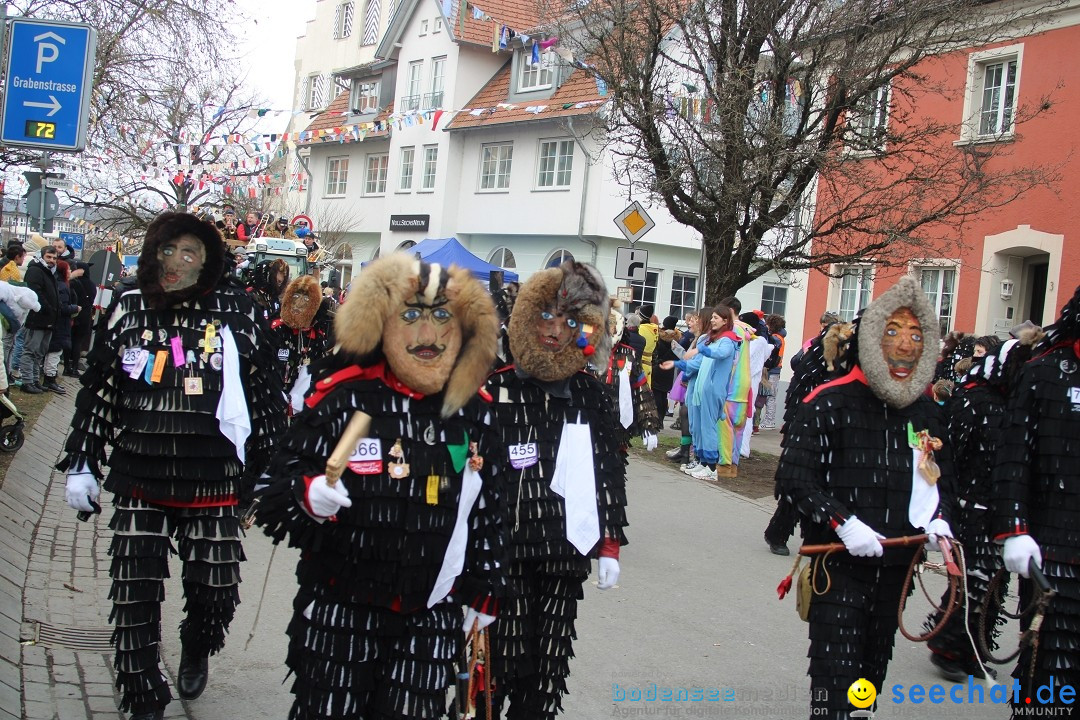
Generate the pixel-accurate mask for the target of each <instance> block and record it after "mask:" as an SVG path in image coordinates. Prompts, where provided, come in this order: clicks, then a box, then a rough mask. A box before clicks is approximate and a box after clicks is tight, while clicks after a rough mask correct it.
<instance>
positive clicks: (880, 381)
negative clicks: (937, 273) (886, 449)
mask: <svg viewBox="0 0 1080 720" xmlns="http://www.w3.org/2000/svg"><path fill="white" fill-rule="evenodd" d="M900 308H909V309H910V310H911V312H912V313H913V314H914V315H915V317H916V319H918V321H919V325H921V326H922V336H923V352H922V356H921V357H920V358H919V361H918V363H916V365H915V369H914V371H913V372H912V374H911V377H910V378H909V379H908V380H906V381H904V382H898V381H897V380H894V379H893V377H892V376H891V375H890V374H889V368H888V366H887V365H886V363H885V358H884V357H883V356H882V354H881V338H882V336H883V335H884V334H885V324H886V322H887V321H888V319H889V316H890V315H892V314H893V313H894V312H896V311H897V310H899V309H900ZM940 337H941V331H940V330H939V326H938V316H937V312H935V310H934V306H933V305H931V304H930V301H929V300H928V299H927V298H926V295H925V294H924V293H923V291H922V288H921V287H920V285H919V282H918V280H916V279H915V278H914V277H913V276H911V275H905V276H904V277H902V278H900V281H899V282H897V283H896V285H894V286H892V287H891V288H889V289H888V290H886V291H885V292H884V293H882V295H881V297H879V298H878V299H876V300H874V301H873V302H872V303H870V305H869V307H867V308H866V310H864V311H863V314H862V316H861V317H860V318H859V323H858V327H857V329H856V338H858V343H857V344H858V349H857V353H858V358H859V366H860V367H861V368H862V371H863V374H865V375H866V380H867V382H868V383H869V385H870V389H871V390H873V391H874V394H875V395H877V396H878V397H879V398H881V399H882V400H884V401H885V402H886V403H887V404H889V405H890V406H892V407H895V408H905V407H907V406H908V405H910V404H911V403H913V402H915V401H916V400H917V399H918V398H919V396H920V395H922V394H923V393H924V392H925V391H926V388H927V386H928V385H929V384H930V382H931V380H933V378H934V369H935V367H936V366H937V353H936V352H935V351H936V350H937V348H938V343H939V339H940Z"/></svg>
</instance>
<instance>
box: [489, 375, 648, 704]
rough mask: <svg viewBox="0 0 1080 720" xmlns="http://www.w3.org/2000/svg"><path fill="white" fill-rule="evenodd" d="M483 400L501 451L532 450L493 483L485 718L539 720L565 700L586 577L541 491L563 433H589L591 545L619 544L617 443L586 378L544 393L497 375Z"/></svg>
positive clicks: (556, 509) (607, 412)
mask: <svg viewBox="0 0 1080 720" xmlns="http://www.w3.org/2000/svg"><path fill="white" fill-rule="evenodd" d="M486 390H487V392H488V393H489V394H490V395H491V396H492V397H493V398H494V402H495V404H494V408H495V415H496V418H497V424H498V426H499V429H500V432H501V433H502V442H503V445H504V446H507V447H509V446H511V445H516V444H518V443H536V444H537V450H538V453H539V460H538V462H537V463H536V464H535V465H532V466H530V467H526V468H522V469H514V468H512V467H509V466H508V467H507V469H506V472H505V473H503V476H502V477H503V482H504V483H505V488H506V497H507V503H506V504H507V513H508V520H507V522H508V525H509V527H510V545H511V563H510V572H509V588H508V597H507V598H506V600H505V601H504V602H503V603H502V607H501V609H500V611H499V615H498V619H497V620H496V622H495V623H494V624H493V625H492V626H491V631H492V634H493V641H494V650H493V654H494V662H495V666H494V675H495V679H496V691H497V692H496V701H495V703H494V707H495V714H496V716H497V715H498V714H499V710H500V708H501V707H502V704H503V700H504V698H509V700H510V704H509V708H508V710H507V713H506V717H507V718H509V719H510V720H534V719H535V720H540V719H544V720H549V719H550V718H554V717H555V716H556V715H558V714H559V712H560V711H561V710H562V696H563V695H565V694H566V692H567V689H566V678H567V677H568V676H569V674H570V658H571V657H573V639H574V638H575V637H576V634H575V631H574V621H575V619H576V617H577V603H578V600H581V599H582V598H583V597H584V593H583V592H582V584H583V583H584V582H585V580H586V578H587V577H588V575H589V570H590V559H589V557H587V556H585V555H582V554H581V553H580V552H578V550H577V548H575V547H574V545H572V544H571V543H570V542H569V541H568V540H567V539H566V517H565V502H564V500H563V498H562V497H560V496H558V495H556V494H555V493H554V492H553V491H552V490H551V488H550V485H551V479H552V477H553V475H554V472H555V459H556V456H557V453H558V449H559V441H560V437H561V433H562V428H563V424H564V423H566V422H581V421H584V422H587V423H588V424H589V427H590V433H591V437H592V443H593V459H594V464H595V473H596V502H597V508H598V511H599V519H600V537H601V540H600V543H601V544H603V543H604V542H605V541H609V542H614V543H617V544H618V545H625V544H626V542H627V541H626V535H625V533H624V528H625V527H626V525H627V521H626V477H625V473H626V469H625V460H624V456H623V453H622V452H621V451H620V438H621V437H623V433H622V432H621V428H619V427H618V426H617V417H618V415H617V413H616V411H615V410H614V408H613V406H612V401H611V395H610V393H609V391H608V390H607V388H605V386H604V385H603V384H602V383H601V382H600V381H599V380H598V379H596V378H595V377H593V376H592V375H590V374H588V373H586V372H578V373H575V374H574V375H572V376H571V377H570V378H568V379H566V380H563V381H555V382H551V383H544V382H540V381H538V380H535V379H532V378H529V377H526V376H523V375H522V374H521V373H519V372H518V371H517V370H516V369H515V368H514V367H507V368H503V369H502V370H500V371H498V372H496V373H495V374H493V375H492V376H491V379H490V380H489V381H488V384H487V386H486ZM504 452H505V451H504Z"/></svg>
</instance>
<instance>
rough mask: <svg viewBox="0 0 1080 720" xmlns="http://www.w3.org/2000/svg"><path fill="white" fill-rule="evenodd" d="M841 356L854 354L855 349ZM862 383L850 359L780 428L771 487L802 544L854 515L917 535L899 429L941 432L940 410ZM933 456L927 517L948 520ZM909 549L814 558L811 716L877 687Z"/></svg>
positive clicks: (946, 479) (947, 489)
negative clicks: (900, 403)
mask: <svg viewBox="0 0 1080 720" xmlns="http://www.w3.org/2000/svg"><path fill="white" fill-rule="evenodd" d="M924 325H925V322H924ZM877 341H878V338H874V339H873V340H872V341H870V342H871V343H876V342H877ZM849 353H851V354H850V357H852V358H855V357H858V355H857V351H855V350H854V349H853V350H851V351H849ZM879 362H884V361H883V360H880V361H879ZM867 382H868V381H867V380H866V377H865V375H864V374H863V370H862V368H860V367H859V366H858V365H855V366H854V367H852V369H851V370H850V371H849V372H848V373H847V374H846V375H844V376H843V377H841V378H838V379H836V380H833V381H831V382H828V383H825V384H824V385H821V386H820V387H818V388H817V389H816V390H815V391H814V392H812V393H811V394H810V395H809V396H807V397H806V398H805V399H804V401H803V402H802V403H800V404H799V405H798V407H797V408H796V409H795V414H794V417H793V418H792V419H791V421H790V422H788V423H787V427H786V428H785V431H786V432H785V436H784V441H783V454H782V455H781V457H780V464H779V467H778V468H777V476H776V477H777V484H778V486H779V488H780V491H781V493H782V495H783V496H784V497H785V498H786V499H787V501H788V502H791V503H792V504H793V505H795V507H796V508H797V509H798V511H799V512H800V514H801V515H802V518H803V534H804V541H805V542H806V543H808V544H823V543H834V542H837V540H838V536H837V534H836V531H835V528H836V527H837V526H839V525H842V524H843V523H844V522H846V521H847V520H848V519H849V518H851V517H852V516H856V515H857V516H858V518H859V519H860V520H861V521H862V522H864V523H865V524H866V525H868V526H869V527H870V528H872V529H873V530H875V531H876V532H878V533H880V534H882V535H884V536H885V537H887V538H888V537H900V536H905V535H915V534H918V533H919V532H920V530H918V529H917V528H915V527H913V526H912V525H911V522H910V521H909V519H908V505H909V502H910V496H911V488H912V477H913V472H914V471H915V468H914V467H913V465H914V462H915V461H914V458H913V453H912V450H911V449H910V448H909V447H908V440H907V438H908V431H909V426H910V428H912V429H914V430H915V431H920V430H927V431H929V433H930V435H931V436H933V437H935V438H940V439H943V440H945V439H947V435H946V430H947V428H946V426H945V422H944V419H943V417H942V413H941V411H940V408H939V407H938V406H937V405H936V404H935V403H934V402H933V401H932V400H930V399H929V398H927V397H926V396H925V395H922V396H919V397H918V398H917V399H916V400H915V401H914V402H912V403H911V404H909V405H907V406H906V407H903V408H896V407H892V406H889V405H887V404H886V403H885V401H883V400H882V399H880V398H879V397H878V395H877V394H876V393H875V392H874V390H872V389H871V388H870V387H869V385H868V384H867ZM911 382H916V378H915V377H913V378H912V379H911ZM936 459H937V463H938V465H939V467H940V469H941V478H940V480H939V481H938V488H939V498H940V502H939V506H938V509H937V513H936V516H937V517H940V518H942V519H944V520H945V521H946V522H948V521H949V519H950V518H951V516H952V514H953V494H952V461H951V455H950V451H949V446H948V444H947V443H946V444H945V445H944V447H943V448H942V450H940V451H938V453H937V454H936ZM912 552H913V550H912V549H911V548H886V549H885V551H884V555H883V556H882V557H880V558H876V557H854V556H852V555H850V554H848V553H846V552H839V553H834V554H832V555H830V556H828V557H827V558H826V559H825V560H824V563H823V564H824V566H825V568H827V569H828V571H829V576H828V578H826V577H825V573H824V571H823V570H822V569H821V568H820V566H818V565H815V567H816V568H817V570H816V574H817V576H818V577H816V578H815V582H816V586H817V587H818V588H823V587H827V588H828V589H827V590H826V591H825V592H824V594H822V595H816V594H815V595H814V596H813V598H812V601H811V603H810V614H809V618H808V619H809V634H810V650H809V653H808V656H809V658H810V667H809V670H808V674H809V675H810V677H811V707H812V713H813V714H812V716H811V717H813V718H821V717H825V718H828V719H829V720H846V719H847V718H848V717H849V713H850V711H851V709H852V708H851V705H850V703H849V701H848V698H847V690H848V688H849V687H850V686H851V684H852V683H854V682H855V681H856V680H858V679H859V678H865V679H867V680H869V681H870V682H871V683H873V684H874V686H875V687H877V688H881V687H883V684H884V680H885V674H886V670H887V668H888V664H889V660H890V659H891V657H892V648H893V644H894V638H895V635H896V629H897V624H898V621H897V609H898V608H899V604H900V591H901V588H902V585H903V580H904V576H905V574H906V571H907V565H908V563H909V562H910V561H911V557H912ZM914 552H922V550H921V548H917V549H915V550H914Z"/></svg>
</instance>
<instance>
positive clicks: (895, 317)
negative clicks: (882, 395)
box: [881, 307, 923, 382]
mask: <svg viewBox="0 0 1080 720" xmlns="http://www.w3.org/2000/svg"><path fill="white" fill-rule="evenodd" d="M881 354H882V357H883V358H884V359H885V365H886V366H887V367H888V368H889V376H890V377H891V378H892V379H893V380H896V381H898V382H907V381H909V380H910V379H911V377H912V374H913V373H914V372H915V366H916V365H918V364H919V358H921V357H922V354H923V329H922V323H920V322H919V319H918V318H917V317H915V313H913V312H912V311H911V308H906V307H902V308H898V309H896V310H894V311H893V313H892V314H891V315H889V317H888V319H887V320H886V321H885V332H884V333H883V334H882V336H881Z"/></svg>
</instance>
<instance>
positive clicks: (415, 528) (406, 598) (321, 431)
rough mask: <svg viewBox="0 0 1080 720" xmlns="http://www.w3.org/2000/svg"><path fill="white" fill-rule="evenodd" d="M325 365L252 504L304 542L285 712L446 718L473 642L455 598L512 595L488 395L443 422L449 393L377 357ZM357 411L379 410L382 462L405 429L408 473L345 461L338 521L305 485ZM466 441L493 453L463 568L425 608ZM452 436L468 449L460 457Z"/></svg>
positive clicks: (474, 600) (446, 536) (469, 600)
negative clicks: (344, 502)
mask: <svg viewBox="0 0 1080 720" xmlns="http://www.w3.org/2000/svg"><path fill="white" fill-rule="evenodd" d="M325 362H326V364H327V366H328V369H326V370H323V371H316V373H315V377H314V378H313V385H312V387H313V388H314V393H313V394H312V395H310V396H309V397H308V399H307V401H306V405H307V407H306V409H305V410H304V411H303V412H301V413H300V414H299V415H297V416H296V417H294V418H293V422H292V425H291V428H290V431H289V432H288V434H287V435H286V436H285V438H284V440H283V442H282V443H281V447H280V450H279V452H278V454H277V455H276V456H275V459H274V461H273V464H272V467H271V470H270V475H271V477H272V481H271V483H272V484H271V486H270V488H269V489H268V490H266V491H265V492H264V493H262V495H261V501H260V505H259V510H258V514H257V522H258V523H259V524H260V525H262V526H263V527H264V530H265V532H266V534H267V535H270V536H271V537H272V538H273V539H274V541H275V542H280V541H282V540H283V539H285V537H286V535H287V536H288V539H289V544H290V545H291V546H294V547H298V548H300V550H301V555H300V561H299V563H298V564H297V568H296V575H297V580H298V582H299V586H300V587H299V592H298V593H297V595H296V598H295V600H294V601H293V617H292V621H291V622H290V624H289V627H288V631H287V632H288V635H289V651H288V656H287V658H286V664H287V665H288V667H289V670H290V671H291V672H292V673H294V674H295V675H296V679H295V680H294V682H293V685H292V692H293V694H294V695H295V696H296V697H295V701H294V703H293V706H292V711H291V712H290V714H289V717H290V719H291V720H302V719H304V720H306V719H308V718H358V717H362V718H364V719H365V720H382V719H384V718H436V717H441V716H443V714H444V713H445V712H446V689H447V688H448V687H449V686H450V685H451V684H453V682H454V663H455V662H456V661H457V659H458V656H459V653H460V646H461V643H462V642H463V641H464V635H463V633H462V627H461V626H462V615H461V606H460V603H466V604H468V605H470V606H471V607H473V608H476V609H477V610H480V611H482V612H486V613H487V614H495V603H496V602H497V599H496V598H497V596H498V595H500V594H501V593H502V592H503V583H504V580H503V576H502V568H504V567H505V565H504V564H503V559H502V556H503V555H504V553H505V529H504V528H503V527H502V518H503V517H504V516H505V508H504V502H503V498H502V496H501V489H500V486H499V484H498V483H497V482H496V480H495V478H496V477H497V475H500V474H501V473H502V469H501V465H502V458H501V455H500V451H501V443H500V442H499V438H498V436H497V435H496V434H495V432H494V430H493V428H492V426H491V424H490V413H489V408H488V407H487V406H486V404H485V403H484V402H483V401H481V400H480V399H479V398H474V399H473V400H472V401H470V403H469V404H468V405H466V406H465V407H464V408H463V409H462V410H459V411H457V412H456V413H454V414H453V415H451V416H450V417H449V418H447V419H445V420H444V419H442V418H441V417H440V409H441V408H442V404H443V395H442V393H439V394H437V395H429V396H423V395H420V394H418V393H415V392H414V391H412V390H410V389H409V388H407V387H406V386H405V385H403V384H402V383H400V381H397V380H396V378H394V377H393V374H392V373H390V371H389V370H388V369H387V368H386V367H385V366H384V365H383V364H382V363H379V364H376V365H372V366H369V367H365V368H362V367H360V366H358V365H346V364H344V363H343V362H342V360H341V359H339V358H337V357H330V358H327V360H326V361H325ZM331 372H333V373H334V374H333V375H331V374H329V373H331ZM357 410H360V411H363V412H366V413H368V414H370V415H371V416H372V423H371V430H370V431H369V433H368V437H369V438H378V439H379V441H380V446H381V448H382V458H383V463H386V462H388V461H390V460H392V458H391V457H390V456H389V452H390V450H391V448H392V447H393V445H394V443H395V441H396V440H397V439H399V438H400V440H401V444H402V449H403V452H404V461H405V462H407V463H408V464H409V467H410V474H409V476H408V477H406V478H402V479H395V478H391V477H390V475H389V474H388V473H387V472H386V470H385V469H380V470H379V471H378V472H375V473H372V474H356V473H354V472H352V471H351V470H346V471H345V474H344V475H343V477H342V478H341V482H342V483H344V484H345V485H346V487H347V488H348V489H349V495H350V498H351V499H352V501H353V505H352V507H351V508H345V507H343V508H341V509H340V510H339V511H338V512H337V515H336V517H337V520H336V521H335V522H330V521H327V522H319V521H317V520H316V519H314V518H313V517H312V516H310V515H309V514H308V513H307V512H306V511H305V509H304V498H305V492H306V483H307V481H309V480H310V478H312V477H314V476H317V475H322V474H324V473H325V468H326V461H327V458H328V457H329V455H330V453H331V452H332V451H333V449H334V447H335V446H336V444H337V441H338V438H339V437H340V436H341V434H342V432H343V430H344V429H345V426H346V424H347V423H348V421H349V419H350V417H351V416H352V414H353V412H354V411H357ZM469 441H472V442H476V443H477V444H478V454H479V455H480V456H481V457H483V458H484V464H483V468H482V469H481V471H480V475H481V477H482V478H483V487H482V489H481V493H480V497H479V499H478V500H477V503H476V505H474V507H473V509H472V512H471V514H470V515H469V522H470V533H469V545H468V550H467V555H466V558H465V566H464V570H463V572H462V574H461V575H460V576H459V577H458V578H457V582H456V584H455V586H454V591H453V593H452V595H451V596H450V598H448V599H445V600H443V601H440V602H437V603H436V604H435V605H433V606H432V607H431V608H428V607H427V600H428V595H429V593H430V592H431V591H432V588H433V587H434V585H435V580H436V578H437V576H438V573H439V569H440V567H441V565H442V561H443V557H444V555H445V552H446V547H447V544H448V542H449V540H450V535H451V533H452V531H453V529H454V523H455V519H456V515H457V507H458V501H459V498H460V493H461V488H462V469H463V467H462V466H461V465H459V464H458V460H460V461H461V463H463V462H464V461H465V455H464V449H465V448H466V447H467V446H468V443H469ZM462 444H464V447H462ZM448 445H455V446H458V447H459V448H460V449H461V451H462V452H461V453H460V454H459V455H458V457H457V459H456V460H455V458H454V457H453V456H452V453H451V451H450V450H448V447H447V446H448ZM381 467H382V466H381V465H380V468H381ZM430 476H437V477H438V483H437V488H438V489H437V496H436V500H437V502H436V503H435V504H433V503H432V502H430V500H431V498H430V497H429V496H428V495H427V493H428V490H429V477H430ZM312 604H313V605H312ZM309 606H311V610H310V612H308V613H307V614H305V610H306V609H307V608H308V607H309ZM308 615H310V617H308Z"/></svg>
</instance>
